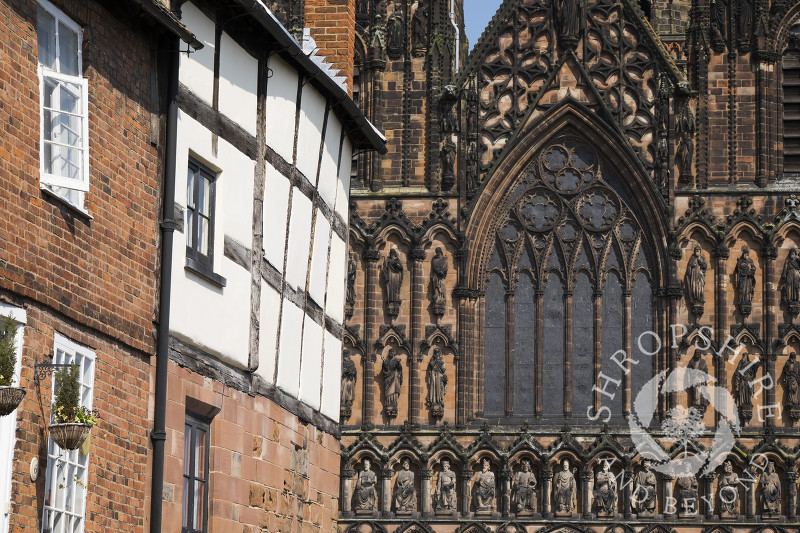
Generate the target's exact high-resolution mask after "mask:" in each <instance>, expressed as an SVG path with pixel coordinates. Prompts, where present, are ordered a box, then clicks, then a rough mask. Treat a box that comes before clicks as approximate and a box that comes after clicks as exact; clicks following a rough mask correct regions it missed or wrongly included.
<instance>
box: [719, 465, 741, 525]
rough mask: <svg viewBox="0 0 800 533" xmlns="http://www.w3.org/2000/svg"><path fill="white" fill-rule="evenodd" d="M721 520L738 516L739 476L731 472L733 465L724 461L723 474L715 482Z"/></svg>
mask: <svg viewBox="0 0 800 533" xmlns="http://www.w3.org/2000/svg"><path fill="white" fill-rule="evenodd" d="M717 487H719V488H718V498H719V502H720V516H721V517H722V518H736V517H738V516H739V476H737V475H736V473H735V472H734V471H733V463H731V462H730V461H725V472H724V473H722V474H720V476H719V481H718V482H717Z"/></svg>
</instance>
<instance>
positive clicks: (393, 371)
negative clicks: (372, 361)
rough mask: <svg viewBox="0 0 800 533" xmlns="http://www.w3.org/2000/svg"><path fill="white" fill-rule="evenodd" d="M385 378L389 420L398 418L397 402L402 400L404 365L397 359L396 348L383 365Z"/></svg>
mask: <svg viewBox="0 0 800 533" xmlns="http://www.w3.org/2000/svg"><path fill="white" fill-rule="evenodd" d="M381 376H382V377H383V395H384V402H385V403H384V412H385V413H386V416H388V417H389V418H394V417H396V416H397V400H398V398H400V386H401V385H402V384H403V365H402V363H401V362H400V359H398V358H397V353H396V352H395V349H394V348H390V349H389V357H387V358H386V359H384V360H383V364H382V365H381Z"/></svg>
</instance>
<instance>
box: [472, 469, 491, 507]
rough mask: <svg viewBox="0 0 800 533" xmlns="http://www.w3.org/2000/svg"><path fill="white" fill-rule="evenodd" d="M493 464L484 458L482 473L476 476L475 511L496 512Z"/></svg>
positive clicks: (474, 485) (474, 487)
mask: <svg viewBox="0 0 800 533" xmlns="http://www.w3.org/2000/svg"><path fill="white" fill-rule="evenodd" d="M491 466H492V463H490V462H489V459H487V458H486V457H484V458H483V459H482V460H481V471H480V472H478V475H476V476H475V483H474V484H473V485H472V486H473V489H472V490H473V491H474V492H475V510H476V511H477V512H492V511H494V495H495V480H494V472H492V471H491V470H490V468H491Z"/></svg>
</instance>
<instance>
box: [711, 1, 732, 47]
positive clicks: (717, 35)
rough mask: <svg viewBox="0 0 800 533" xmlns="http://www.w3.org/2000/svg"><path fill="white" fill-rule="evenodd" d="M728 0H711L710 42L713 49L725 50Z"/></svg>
mask: <svg viewBox="0 0 800 533" xmlns="http://www.w3.org/2000/svg"><path fill="white" fill-rule="evenodd" d="M727 28H728V0H713V2H712V3H711V43H712V45H713V46H714V50H715V51H717V52H721V51H723V50H725V43H727V42H728V31H727Z"/></svg>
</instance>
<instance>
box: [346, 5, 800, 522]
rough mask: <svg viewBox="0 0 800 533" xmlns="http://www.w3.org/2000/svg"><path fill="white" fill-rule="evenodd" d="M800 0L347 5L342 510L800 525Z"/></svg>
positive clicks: (408, 517)
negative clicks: (361, 126)
mask: <svg viewBox="0 0 800 533" xmlns="http://www.w3.org/2000/svg"><path fill="white" fill-rule="evenodd" d="M799 39H800V4H798V3H796V2H794V3H793V2H791V1H788V0H787V1H785V2H781V1H779V0H776V1H772V2H770V1H769V0H692V1H689V0H672V1H664V0H657V1H655V2H652V3H651V2H649V1H647V0H641V1H640V2H636V1H635V0H619V1H611V0H587V1H583V2H579V1H578V0H506V1H505V2H503V3H502V5H501V7H500V8H499V9H498V11H497V13H496V15H495V16H494V18H493V19H492V21H491V22H490V24H489V25H488V27H487V28H486V30H485V31H484V33H483V35H482V37H481V38H480V40H479V41H478V42H477V43H476V44H475V46H474V48H473V49H472V51H471V52H469V53H468V49H467V47H466V43H465V37H464V34H463V6H462V3H461V2H460V1H454V2H450V1H446V0H413V1H412V0H394V1H387V0H382V1H380V2H378V1H358V2H356V31H355V53H354V60H353V68H354V80H353V92H354V99H356V101H357V102H358V103H359V105H360V107H361V109H362V110H363V111H364V113H365V114H366V115H367V117H368V118H369V119H370V120H371V121H372V122H373V123H374V124H375V125H376V127H377V128H378V129H380V130H381V131H383V132H384V134H385V135H386V137H387V138H388V140H389V142H388V145H387V146H388V148H389V153H388V154H387V155H385V156H379V155H377V154H368V153H365V154H361V155H356V157H355V158H354V160H353V169H352V172H351V180H352V181H351V189H352V196H351V210H350V228H349V251H350V253H349V265H348V269H347V288H346V308H345V316H346V320H345V324H344V358H343V359H344V365H343V373H342V398H341V400H342V405H341V427H342V459H341V495H340V506H339V517H340V522H339V525H340V529H341V530H342V531H345V530H346V531H348V532H350V533H355V532H358V533H395V532H396V533H404V532H406V531H414V532H419V533H422V532H425V533H432V532H436V533H454V532H455V533H465V532H469V533H489V532H491V533H495V532H496V533H534V532H537V531H542V532H550V531H558V532H589V531H592V532H597V533H602V532H614V533H616V532H620V533H622V532H625V533H627V532H631V533H641V532H651V531H652V532H664V533H668V532H672V531H692V532H701V531H702V532H709V533H711V532H720V533H723V532H724V533H738V532H742V533H744V532H748V533H750V532H753V533H754V532H761V531H764V532H776V533H777V532H783V531H797V528H798V518H797V513H798V498H797V490H798V483H797V482H798V466H800V465H798V464H797V460H798V458H800V433H798V423H799V422H798V419H800V392H798V391H799V390H800V389H799V385H800V364H799V363H798V362H797V360H796V352H797V351H798V350H800V326H799V325H798V313H800V256H798V251H797V248H798V246H799V245H800V199H798V195H800V128H799V127H798V124H800V40H799Z"/></svg>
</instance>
